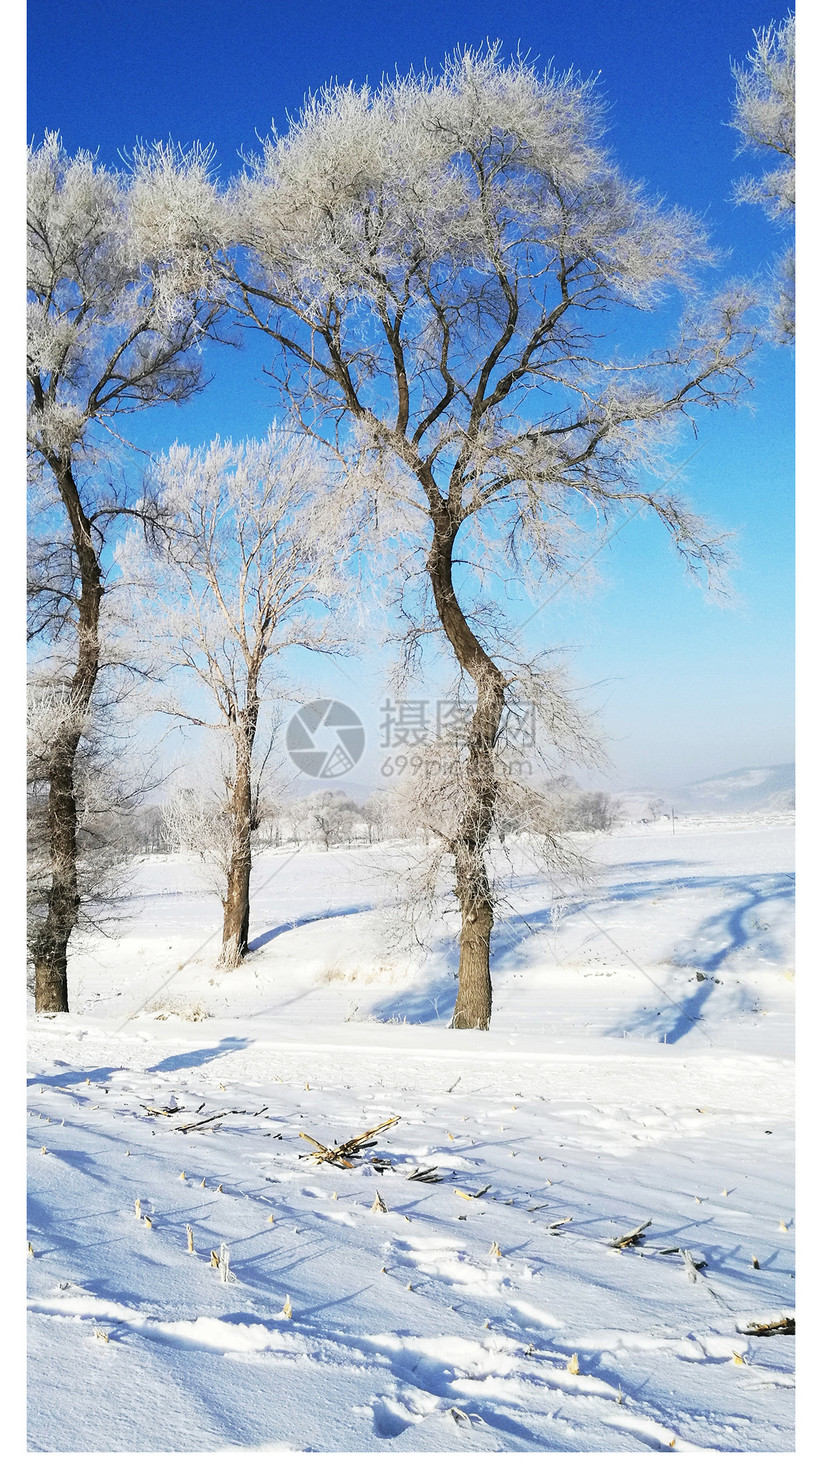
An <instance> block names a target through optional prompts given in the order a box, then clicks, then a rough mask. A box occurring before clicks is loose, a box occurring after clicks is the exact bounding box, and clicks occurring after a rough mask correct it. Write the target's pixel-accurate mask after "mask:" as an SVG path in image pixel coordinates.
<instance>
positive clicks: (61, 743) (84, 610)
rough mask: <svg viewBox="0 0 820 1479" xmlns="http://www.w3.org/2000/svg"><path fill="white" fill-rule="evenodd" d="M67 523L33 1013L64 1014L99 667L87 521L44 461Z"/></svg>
mask: <svg viewBox="0 0 820 1479" xmlns="http://www.w3.org/2000/svg"><path fill="white" fill-rule="evenodd" d="M51 467H52V471H53V472H54V475H55V477H56V479H57V486H58V488H59V490H60V496H61V497H62V500H63V504H64V506H65V509H66V512H67V514H68V517H69V521H70V523H71V531H72V537H73V541H74V550H75V553H76V556H77V562H78V566H79V571H80V595H79V599H78V602H77V639H78V643H77V663H76V666H75V669H74V673H73V676H72V679H71V682H70V684H69V687H68V698H69V701H70V718H69V720H68V722H67V724H66V726H65V728H64V731H63V733H62V734H61V735H60V736H59V737H58V739H57V741H56V743H55V746H54V753H53V757H52V760H51V764H50V765H49V770H48V829H49V852H50V864H51V884H50V887H49V890H48V904H47V909H46V917H45V920H44V921H43V923H42V925H41V926H40V928H39V929H38V930H36V931H35V933H34V938H33V941H32V946H31V953H32V958H33V961H34V1005H35V1009H36V1010H37V1011H38V1012H67V1011H68V943H69V940H70V938H71V934H72V932H73V930H74V927H75V925H76V923H77V918H78V915H79V910H80V895H79V889H78V883H77V802H76V795H75V777H74V767H75V762H76V758H77V749H78V746H79V743H80V738H81V735H82V731H83V725H84V723H85V720H86V717H87V715H88V710H89V707H90V704H91V695H92V693H93V691H94V684H95V683H96V681H97V674H98V673H99V667H100V605H101V602H102V595H103V577H102V570H101V568H100V564H99V561H98V559H97V555H96V552H95V549H94V543H93V539H92V534H91V525H90V523H89V520H88V518H87V516H86V513H85V510H84V509H83V506H82V501H81V498H80V494H79V490H78V488H77V484H76V482H75V481H74V474H73V471H72V468H71V464H70V462H68V461H64V460H62V459H59V460H58V459H56V458H55V459H54V460H53V461H52V462H51Z"/></svg>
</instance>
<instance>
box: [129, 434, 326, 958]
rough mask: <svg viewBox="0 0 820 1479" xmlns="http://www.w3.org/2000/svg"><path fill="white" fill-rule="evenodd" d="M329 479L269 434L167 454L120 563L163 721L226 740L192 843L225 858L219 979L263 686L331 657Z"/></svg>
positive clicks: (245, 872) (243, 868)
mask: <svg viewBox="0 0 820 1479" xmlns="http://www.w3.org/2000/svg"><path fill="white" fill-rule="evenodd" d="M334 472H335V469H332V468H331V466H330V465H329V459H328V457H327V456H326V455H324V454H323V453H322V449H321V448H318V447H317V446H316V445H315V443H312V442H309V441H308V440H307V439H306V438H305V437H304V436H302V435H297V434H294V433H293V432H289V431H286V430H278V429H276V428H275V427H274V428H272V429H271V431H270V432H269V433H268V436H267V437H266V438H265V440H263V441H261V442H254V441H250V442H243V443H241V444H239V445H238V446H234V445H233V444H232V443H231V442H229V441H228V442H220V441H219V439H218V438H217V439H215V440H214V441H213V442H212V443H211V445H210V446H209V447H206V448H197V449H193V450H192V449H190V448H188V447H182V446H174V447H172V448H171V450H170V452H168V453H167V455H165V456H163V457H161V458H159V459H158V460H157V463H156V465H155V471H154V476H153V484H154V504H155V519H154V522H153V525H152V531H153V535H154V538H153V542H152V546H151V548H150V549H149V552H148V554H147V555H146V554H144V553H143V552H142V551H141V550H140V548H139V544H138V540H137V536H136V535H134V536H132V538H131V540H130V550H129V549H127V548H124V549H123V550H122V551H121V553H120V556H119V558H120V562H121V564H122V566H123V568H124V569H125V570H127V571H128V573H129V576H130V578H131V579H132V580H134V581H135V582H136V581H139V584H140V587H141V590H142V611H143V625H144V627H145V629H146V631H148V632H150V633H154V634H157V635H155V636H151V637H149V638H148V643H149V645H150V647H151V648H152V649H154V650H156V648H157V646H159V647H160V648H161V649H164V654H165V661H166V663H167V664H168V667H169V672H170V680H171V694H170V696H169V697H167V698H163V699H162V700H161V701H160V702H161V707H162V708H163V710H164V711H165V712H166V713H170V714H174V715H176V716H178V717H180V718H183V719H184V720H186V721H187V722H188V723H191V724H193V725H195V726H198V727H200V728H202V729H207V730H210V731H213V732H216V733H217V734H219V735H220V736H222V737H224V739H225V741H226V743H227V747H228V751H229V754H230V761H229V764H228V766H227V768H226V769H225V772H224V782H225V793H224V794H225V800H226V804H225V807H224V811H222V812H220V811H219V810H218V809H217V810H214V809H212V810H211V812H210V813H209V812H208V810H207V808H206V809H203V808H202V807H200V808H199V809H198V812H197V825H198V826H199V828H200V830H201V829H202V828H203V827H204V828H205V830H206V831H207V829H208V817H209V815H210V818H211V825H212V827H213V828H214V829H215V830H216V832H219V833H221V834H224V836H216V835H215V836H213V837H211V838H210V840H209V845H210V851H211V853H214V852H217V853H218V852H219V848H220V845H221V848H222V851H223V853H224V873H223V887H224V895H223V898H222V904H223V930H222V954H221V964H222V965H223V966H224V967H225V968H226V969H229V970H230V969H233V968H234V967H235V966H238V965H239V964H240V963H241V961H242V959H243V957H244V956H245V955H246V953H247V950H248V930H249V920H250V881H251V867H252V842H253V835H254V833H255V831H256V829H257V827H258V823H259V804H258V803H259V782H260V777H261V771H262V770H263V768H264V765H263V764H260V761H259V757H258V755H257V753H256V748H255V747H256V743H257V738H258V736H259V725H260V715H261V712H262V708H263V705H264V704H265V702H266V700H267V702H268V707H269V708H270V700H271V699H272V698H273V696H274V695H275V692H276V687H275V680H277V679H278V681H279V683H280V685H281V682H282V678H283V674H282V671H281V659H282V656H283V653H284V652H285V651H286V649H288V648H291V647H295V646H298V647H302V648H311V649H313V650H314V651H317V650H319V651H332V650H334V649H337V648H338V647H339V646H340V639H339V637H338V635H337V634H336V632H335V630H334V628H335V622H334V621H333V620H331V618H330V616H329V614H328V612H329V607H330V603H331V600H332V596H333V593H334V591H336V592H338V591H339V590H340V578H341V571H342V568H343V565H344V558H345V530H344V527H343V523H342V521H340V520H339V518H338V517H337V516H335V515H334V513H333V509H332V504H331V501H330V498H329V496H328V490H329V486H330V479H331V477H332V476H333V474H334ZM146 560H147V564H146ZM277 658H279V659H280V667H279V670H278V671H277V670H276V668H275V659H277ZM174 680H176V681H174ZM186 680H188V681H186ZM203 697H204V699H205V703H204V705H203V702H202V700H203ZM269 753H270V746H268V749H267V751H266V753H265V755H264V756H263V757H262V758H263V761H264V759H266V758H268V756H269Z"/></svg>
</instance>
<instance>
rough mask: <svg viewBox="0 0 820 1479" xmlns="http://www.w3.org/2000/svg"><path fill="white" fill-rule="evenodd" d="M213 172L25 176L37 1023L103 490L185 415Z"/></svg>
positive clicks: (84, 166) (47, 161) (67, 922)
mask: <svg viewBox="0 0 820 1479" xmlns="http://www.w3.org/2000/svg"><path fill="white" fill-rule="evenodd" d="M209 166H210V158H209V155H208V153H207V152H204V151H202V150H200V149H198V148H195V149H193V150H191V151H189V152H184V151H181V150H177V149H175V148H173V147H171V146H164V145H158V146H154V147H152V148H143V149H139V150H137V151H136V153H135V155H134V157H133V160H132V163H131V167H130V169H129V170H128V171H119V172H117V171H111V170H108V169H106V168H104V167H103V166H102V165H100V164H98V163H97V161H96V160H95V159H94V157H93V156H92V155H90V154H88V153H86V152H85V151H80V152H79V153H78V154H76V155H74V156H73V157H71V156H69V155H68V154H67V153H66V151H65V149H64V147H63V144H62V141H61V139H60V137H59V135H58V134H55V133H51V134H47V135H46V137H45V139H44V141H43V143H42V144H41V145H40V146H39V147H38V148H34V149H32V150H31V151H30V153H29V164H28V299H29V334H28V387H29V418H28V439H29V453H30V459H31V464H32V470H33V478H32V482H33V486H34V490H35V500H34V528H33V537H32V554H33V559H32V596H33V601H32V610H33V621H32V631H33V634H34V636H35V638H36V640H37V643H38V644H39V645H41V644H43V643H44V642H46V641H48V640H57V641H59V642H60V643H61V644H63V646H65V644H66V643H68V645H69V646H70V649H71V671H70V674H69V676H67V677H66V679H65V683H64V688H65V693H64V702H63V703H62V704H57V705H55V709H54V712H55V713H62V714H64V716H65V723H64V724H63V725H62V726H59V725H58V726H57V727H56V728H55V730H54V733H53V735H52V739H51V747H50V756H49V760H48V765H47V773H46V775H45V776H44V777H43V784H44V785H45V787H46V790H47V818H48V821H47V826H48V836H49V875H50V881H49V883H48V886H47V888H46V891H45V892H46V899H47V903H46V907H45V912H44V915H43V917H42V919H40V920H39V922H38V924H37V927H36V928H35V929H34V931H33V934H32V938H31V953H32V957H33V960H34V967H35V1001H36V1006H37V1010H38V1011H52V1012H54V1011H67V1010H68V968H67V953H68V943H69V940H70V938H71V933H72V930H73V929H74V927H75V924H76V923H77V919H78V914H79V910H80V894H79V887H78V871H77V858H78V851H77V828H78V816H77V795H76V786H75V767H76V762H77V753H78V746H79V745H80V740H81V737H82V735H83V733H84V729H85V724H86V718H87V716H88V714H89V712H90V708H91V703H92V698H93V694H94V689H95V685H96V683H97V680H98V677H99V673H100V665H101V635H100V633H101V628H100V621H101V609H102V604H103V599H104V596H105V591H106V568H107V567H106V559H105V554H104V547H105V541H106V535H107V530H108V528H109V526H110V522H111V519H112V517H114V516H115V515H116V513H117V500H116V499H113V498H112V497H111V495H110V489H108V487H107V486H105V481H104V479H103V478H102V477H101V471H102V469H101V463H103V462H104V460H105V458H106V455H108V454H110V451H111V448H112V446H113V445H114V441H113V439H112V438H113V437H115V436H116V435H117V433H116V432H115V426H116V424H117V422H118V421H119V420H120V419H121V417H122V416H123V415H124V414H126V413H128V412H131V411H134V410H136V409H137V408H139V407H141V406H152V405H157V404H159V403H161V402H168V401H184V400H186V399H187V398H188V396H190V395H192V394H193V392H194V391H195V390H196V389H197V388H198V387H199V385H200V383H201V378H202V360H201V351H200V346H201V341H202V338H203V335H204V334H206V333H207V332H209V331H212V330H213V328H214V326H215V322H216V319H217V316H218V308H217V307H216V306H215V300H214V299H213V297H212V289H213V288H214V286H215V279H214V277H213V275H212V272H211V270H210V268H209V265H208V262H209V258H208V255H207V254H206V252H205V251H204V250H203V243H204V241H205V240H206V239H207V241H208V243H209V246H210V247H211V248H212V247H213V245H214V242H215V241H216V240H218V236H215V235H214V232H215V231H216V230H217V227H218V218H219V208H218V204H217V200H216V195H215V192H214V190H213V188H212V186H211V182H210V179H209Z"/></svg>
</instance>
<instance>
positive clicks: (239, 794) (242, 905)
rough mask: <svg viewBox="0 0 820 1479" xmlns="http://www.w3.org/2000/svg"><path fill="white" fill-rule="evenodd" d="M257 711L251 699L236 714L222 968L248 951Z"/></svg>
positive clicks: (233, 964)
mask: <svg viewBox="0 0 820 1479" xmlns="http://www.w3.org/2000/svg"><path fill="white" fill-rule="evenodd" d="M257 715H258V703H257V701H256V700H255V699H254V700H253V701H252V702H251V704H249V706H248V708H246V709H245V711H244V712H243V713H242V714H241V715H240V716H239V727H238V730H237V735H236V776H235V778H234V786H233V794H232V796H231V811H232V813H233V845H232V849H231V858H230V863H229V865H228V880H227V882H228V886H227V891H226V894H225V903H224V908H223V916H222V951H221V954H220V957H219V963H220V965H221V966H222V967H223V968H224V969H225V970H235V969H236V967H237V966H238V965H241V964H242V961H243V960H244V958H245V956H246V955H247V953H248V933H249V930H250V888H251V833H252V831H253V825H254V816H253V786H252V780H251V761H252V757H253V742H254V739H255V736H256V721H257Z"/></svg>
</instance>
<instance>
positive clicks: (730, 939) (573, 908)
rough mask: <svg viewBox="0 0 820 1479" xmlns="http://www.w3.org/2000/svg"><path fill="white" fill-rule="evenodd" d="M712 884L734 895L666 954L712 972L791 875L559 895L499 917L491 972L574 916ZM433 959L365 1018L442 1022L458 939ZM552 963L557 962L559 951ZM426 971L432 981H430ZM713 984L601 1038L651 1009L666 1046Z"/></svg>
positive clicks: (634, 884) (775, 957)
mask: <svg viewBox="0 0 820 1479" xmlns="http://www.w3.org/2000/svg"><path fill="white" fill-rule="evenodd" d="M620 866H621V865H619V869H620ZM626 866H628V867H634V868H635V869H636V870H637V869H640V870H641V872H643V873H646V872H649V871H655V870H657V869H659V868H662V867H664V866H667V865H666V864H664V863H663V862H657V863H643V862H641V863H634V864H628V865H626ZM717 889H721V890H723V891H724V892H727V891H730V892H731V893H733V894H735V895H736V896H737V897H736V898H735V899H733V901H732V903H731V904H729V905H728V906H727V907H726V908H725V909H719V910H716V911H715V913H713V914H710V915H707V916H706V918H705V919H704V920H703V921H702V923H701V924H699V925H697V926H696V927H695V928H694V929H693V931H692V934H691V935H690V936H688V937H687V938H686V939H685V940H682V941H681V942H680V943H679V944H678V945H677V946H675V947H674V949H673V950H672V952H671V954H670V961H671V964H672V965H673V966H677V967H684V968H687V969H690V970H697V971H700V972H701V973H702V974H703V975H705V976H712V975H713V974H714V972H715V971H717V970H720V969H721V968H723V967H725V965H726V962H727V961H728V960H729V958H730V957H731V956H732V955H734V954H735V952H737V951H739V950H741V949H743V948H744V946H747V945H749V944H751V943H752V942H753V940H754V939H755V938H759V936H758V935H757V933H756V930H755V926H754V923H753V911H754V910H756V909H760V908H762V907H763V906H765V905H769V904H772V903H776V902H779V901H784V902H785V901H790V900H792V899H793V897H794V874H793V873H766V874H760V875H758V876H754V875H752V876H750V875H748V874H740V875H736V876H729V877H726V876H723V877H720V876H718V877H715V876H693V875H684V876H678V877H675V878H669V879H666V880H663V881H658V880H657V879H655V878H645V879H644V878H636V879H634V880H632V879H628V880H627V881H625V882H621V883H618V884H615V885H614V886H613V887H611V888H609V889H606V888H604V889H601V890H599V891H598V892H597V893H596V894H595V895H594V896H592V897H588V898H580V899H561V900H560V901H559V902H558V903H557V904H553V905H551V906H547V907H545V908H543V909H534V910H531V911H530V912H529V913H526V914H520V913H519V914H516V915H515V916H514V917H507V918H501V919H499V921H498V923H497V925H496V929H495V931H494V935H493V942H494V943H493V952H492V967H493V970H494V971H497V970H498V969H499V968H500V967H504V968H505V969H510V968H512V967H513V966H514V965H516V964H520V965H521V966H526V965H530V964H532V954H531V949H530V945H531V941H532V940H533V937H534V936H536V935H539V934H541V933H543V932H544V931H545V930H547V929H552V928H553V927H556V926H558V925H560V924H562V923H563V922H564V921H565V920H567V919H570V918H573V917H574V916H577V915H582V914H584V913H588V917H589V919H590V924H592V923H593V921H595V922H596V923H602V924H604V925H605V926H606V925H608V924H609V920H608V919H607V917H606V911H608V910H609V909H610V908H611V907H612V906H613V905H616V904H620V903H641V902H646V903H650V902H651V901H652V900H658V902H659V903H660V904H663V903H664V902H665V901H666V902H670V903H671V902H673V901H674V900H675V899H676V897H677V896H679V895H680V894H682V893H684V894H685V893H689V894H699V893H704V892H708V891H710V890H711V891H714V890H717ZM545 953H546V952H545ZM769 958H770V960H771V962H772V963H773V964H774V963H778V962H779V961H780V960H781V958H782V952H781V949H780V947H779V945H778V944H777V943H776V941H775V940H774V939H770V942H769ZM434 962H435V964H434V968H433V970H432V971H431V972H429V973H426V974H427V977H428V979H427V980H425V982H424V983H423V984H420V985H419V986H417V987H416V988H415V989H414V988H412V987H407V988H404V989H403V990H400V991H398V992H396V993H395V994H394V995H392V996H390V997H387V998H386V999H385V1000H384V1001H381V1002H379V1003H378V1004H377V1005H376V1006H374V1007H372V1008H371V1015H372V1016H374V1017H376V1018H377V1019H378V1020H379V1021H382V1022H386V1021H395V1020H396V1019H397V1018H398V1019H399V1020H400V1021H403V1022H404V1021H406V1022H408V1023H423V1022H436V1021H442V1022H446V1021H449V1019H450V1017H451V1016H452V1012H453V1007H454V1006H455V999H456V992H457V989H458V982H457V971H458V949H457V942H456V941H455V940H453V941H452V942H450V944H449V945H444V946H439V947H438V948H437V950H436V952H435V955H434ZM557 964H558V965H559V966H560V964H561V958H560V955H559V959H558V962H557ZM431 975H432V978H433V979H432V983H431V981H430V979H429V977H430V976H431ZM714 989H715V982H714V980H707V981H703V982H700V983H698V986H697V989H696V990H695V991H693V992H692V993H691V994H690V995H689V996H688V997H686V998H684V999H683V1000H682V1001H680V1002H679V1003H678V1004H677V1006H673V1005H672V1003H669V1004H667V1005H661V1006H658V1001H657V999H656V1000H653V1003H652V1007H651V1008H650V1007H641V1008H638V1009H637V1010H636V1011H635V1012H634V1013H632V1014H631V1015H630V1017H629V1018H628V1019H627V1020H625V1021H621V1022H618V1023H616V1024H615V1025H613V1026H612V1027H611V1028H609V1029H608V1031H607V1033H606V1035H607V1036H614V1037H622V1036H623V1034H624V1033H625V1032H626V1033H629V1032H634V1031H636V1030H639V1029H640V1030H641V1031H643V1032H644V1033H645V1032H646V1028H647V1025H648V1018H649V1016H650V1013H651V1012H655V1018H654V1022H653V1027H652V1036H653V1037H657V1038H658V1039H660V1038H663V1037H664V1036H665V1038H666V1041H667V1043H675V1042H677V1041H679V1039H680V1038H682V1037H685V1036H686V1034H687V1033H689V1032H691V1031H692V1029H693V1027H694V1026H695V1024H696V1022H697V1019H698V1017H699V1015H700V1014H701V1013H702V1012H703V1009H704V1007H705V1005H706V1003H707V1001H708V1000H709V998H710V997H711V996H712V994H713V992H714ZM741 997H742V998H743V999H741V1000H738V1001H736V1002H735V1005H736V1006H738V1007H739V1008H741V1009H742V1008H743V1007H744V1006H747V1007H748V1006H749V1005H750V1004H751V999H750V998H748V997H745V996H743V993H742V992H741ZM660 1000H661V1001H662V998H661V999H660Z"/></svg>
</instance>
